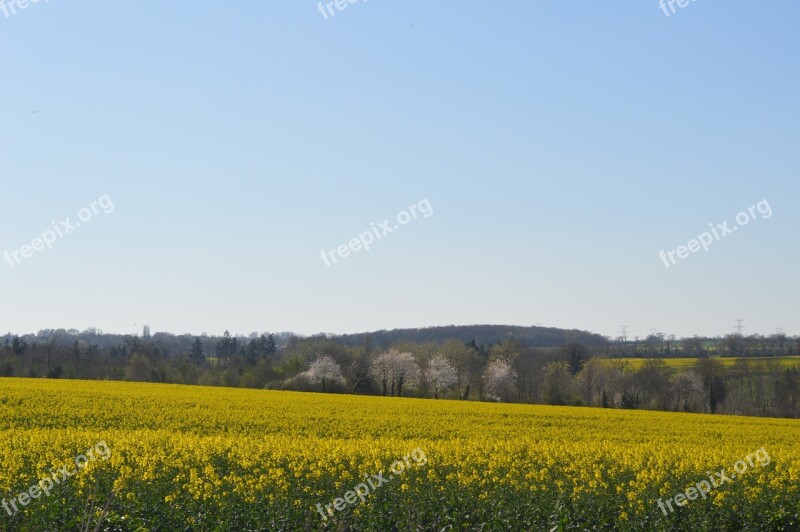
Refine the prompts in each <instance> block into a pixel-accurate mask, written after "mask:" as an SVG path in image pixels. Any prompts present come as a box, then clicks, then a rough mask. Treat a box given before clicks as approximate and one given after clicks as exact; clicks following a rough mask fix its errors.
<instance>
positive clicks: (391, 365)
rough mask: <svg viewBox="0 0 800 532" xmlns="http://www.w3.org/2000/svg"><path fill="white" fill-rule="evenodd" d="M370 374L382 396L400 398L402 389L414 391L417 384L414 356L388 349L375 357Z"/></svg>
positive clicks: (418, 375)
mask: <svg viewBox="0 0 800 532" xmlns="http://www.w3.org/2000/svg"><path fill="white" fill-rule="evenodd" d="M370 374H371V375H372V378H373V379H375V380H376V381H377V383H378V384H379V385H380V387H381V393H382V394H383V395H390V396H394V395H397V396H398V397H400V396H401V395H402V394H403V389H414V388H416V387H417V385H418V384H419V378H420V370H419V366H418V365H417V361H416V360H414V355H412V354H411V353H401V352H399V351H397V350H395V349H389V350H388V351H387V352H385V353H382V354H380V355H378V356H377V357H375V360H373V361H372V365H371V366H370Z"/></svg>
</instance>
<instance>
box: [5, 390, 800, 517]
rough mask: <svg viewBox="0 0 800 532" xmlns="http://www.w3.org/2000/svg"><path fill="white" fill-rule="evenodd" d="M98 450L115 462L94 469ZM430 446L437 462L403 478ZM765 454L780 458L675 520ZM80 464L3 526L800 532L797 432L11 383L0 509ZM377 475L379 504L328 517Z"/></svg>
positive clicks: (595, 414)
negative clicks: (685, 496)
mask: <svg viewBox="0 0 800 532" xmlns="http://www.w3.org/2000/svg"><path fill="white" fill-rule="evenodd" d="M98 442H104V443H105V445H107V447H108V449H109V451H110V455H109V457H108V459H102V460H101V459H97V460H93V461H90V462H89V463H88V464H87V465H86V466H85V467H84V468H83V469H80V470H77V469H76V467H75V465H74V464H75V457H76V456H78V455H80V454H81V453H85V452H86V450H87V449H91V448H92V447H93V446H95V445H96V444H97V443H98ZM415 449H418V450H420V452H421V453H424V456H425V458H426V460H425V461H424V463H423V462H414V461H413V460H411V461H410V465H409V459H408V458H407V459H406V467H405V470H404V471H403V472H402V473H398V474H396V475H391V476H392V478H391V479H389V476H390V473H391V472H392V471H390V467H391V466H392V465H393V463H395V461H396V460H401V461H402V459H403V457H404V456H405V457H408V456H409V455H410V453H411V452H412V451H413V450H415ZM757 449H764V452H766V453H768V455H769V463H768V464H763V465H762V464H760V463H759V462H755V463H751V464H750V465H749V466H748V468H747V471H746V472H744V473H742V474H740V475H737V476H736V478H734V479H731V480H730V481H729V482H727V483H724V484H722V485H720V486H719V487H717V488H715V489H713V490H711V491H710V492H709V493H708V496H707V497H703V498H697V499H696V500H691V501H689V502H688V503H686V504H685V505H683V506H680V507H676V508H675V511H674V512H665V511H663V510H661V509H659V506H658V499H664V500H665V499H667V498H670V497H673V496H674V495H676V494H678V493H683V492H685V491H686V490H687V487H689V486H695V485H696V484H697V483H698V482H700V481H703V480H704V479H708V478H709V476H710V475H712V473H713V472H716V471H720V470H722V469H723V468H725V469H727V471H728V473H729V474H730V473H731V472H733V471H734V470H733V466H734V464H735V463H736V462H737V461H739V460H743V459H744V458H745V457H746V456H748V455H750V454H751V453H753V452H754V451H756V450H757ZM65 464H66V465H68V466H70V465H71V467H72V469H73V470H75V472H74V475H73V476H70V477H69V478H67V479H65V480H63V481H61V482H60V483H58V484H57V485H55V486H54V487H53V488H52V490H50V493H49V495H45V494H41V495H40V496H39V497H37V498H31V497H26V499H30V500H28V502H27V504H25V505H23V504H21V503H20V502H19V501H20V499H19V498H17V499H16V501H17V502H16V506H17V509H18V511H13V507H10V508H11V510H12V511H10V512H9V511H8V510H4V509H3V508H2V507H0V529H2V530H80V529H81V528H82V527H83V528H85V529H88V530H94V527H95V526H96V524H97V522H98V521H101V528H100V529H101V530H131V531H134V530H151V531H155V530H170V531H172V530H325V529H331V530H409V529H423V530H442V529H445V528H446V527H448V526H450V527H451V528H447V529H448V530H451V529H452V530H479V529H480V530H543V529H547V530H550V529H556V530H559V529H561V530H566V529H571V528H577V529H584V528H594V527H596V528H602V527H604V526H605V527H612V526H613V527H615V528H617V529H622V530H735V529H739V528H741V527H744V526H745V525H748V526H749V529H752V530H759V529H760V530H798V529H800V518H798V512H800V493H798V492H799V490H800V483H799V482H798V481H800V423H798V422H797V421H790V420H775V419H759V418H742V417H723V416H708V415H696V414H672V413H662V412H646V411H621V410H603V409H589V408H569V407H545V406H526V405H506V404H490V403H475V402H456V401H434V400H418V399H398V398H376V397H356V396H343V395H322V394H311V393H292V392H275V391H260V390H241V389H227V388H205V387H192V386H179V385H157V384H134V383H121V382H85V381H62V380H35V379H0V497H3V498H4V501H6V502H7V501H8V500H11V499H12V498H14V497H18V494H20V493H23V492H26V491H28V490H29V488H30V487H31V486H36V485H37V483H39V481H40V480H41V479H43V478H52V476H53V473H52V471H53V470H56V471H57V470H58V469H59V468H61V467H63V466H64V465H65ZM378 474H382V475H383V476H384V477H385V483H383V485H380V482H376V483H375V485H374V487H373V486H371V488H370V492H371V493H369V495H368V496H366V497H365V498H364V500H363V502H362V501H361V500H357V501H356V502H355V503H349V502H348V503H345V504H338V505H337V506H338V508H332V509H331V510H330V511H328V512H325V511H320V508H323V509H324V508H325V507H326V505H328V508H331V507H332V504H333V503H334V501H337V500H339V499H342V498H343V497H345V494H347V493H348V492H349V491H352V490H354V487H355V486H357V485H359V484H361V483H365V484H366V483H367V480H368V479H369V480H371V479H372V478H374V475H378ZM318 504H319V505H320V506H318ZM342 506H344V507H343V508H342Z"/></svg>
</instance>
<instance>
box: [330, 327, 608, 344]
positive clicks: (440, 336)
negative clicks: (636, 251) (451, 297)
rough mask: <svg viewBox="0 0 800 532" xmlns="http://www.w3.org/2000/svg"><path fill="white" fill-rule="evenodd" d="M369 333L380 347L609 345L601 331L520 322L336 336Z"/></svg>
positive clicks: (347, 340)
mask: <svg viewBox="0 0 800 532" xmlns="http://www.w3.org/2000/svg"><path fill="white" fill-rule="evenodd" d="M367 336H371V337H372V343H373V344H374V345H375V346H377V347H386V346H389V345H391V344H393V343H396V342H437V343H441V342H444V341H446V340H451V339H456V340H461V341H462V342H469V341H470V340H475V342H476V343H477V344H478V345H481V344H483V345H486V346H488V345H492V344H496V343H498V342H502V341H504V340H508V339H509V338H511V337H514V338H515V339H516V340H518V341H520V342H522V343H524V344H526V345H528V346H530V347H559V346H562V345H566V344H568V343H570V342H580V343H582V344H584V345H587V346H600V345H606V344H607V343H608V340H607V339H606V338H605V337H604V336H601V335H599V334H594V333H590V332H587V331H578V330H576V329H572V330H569V329H557V328H553V327H521V326H517V325H448V326H445V327H425V328H422V329H393V330H391V331H386V330H381V331H375V332H371V333H358V334H345V335H341V336H336V340H337V341H339V342H341V343H343V344H346V345H351V346H355V345H361V344H363V343H364V341H365V339H366V338H367Z"/></svg>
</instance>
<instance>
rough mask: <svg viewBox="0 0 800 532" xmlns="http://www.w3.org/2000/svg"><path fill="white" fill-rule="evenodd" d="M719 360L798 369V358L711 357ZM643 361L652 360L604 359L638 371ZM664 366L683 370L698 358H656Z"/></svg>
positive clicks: (725, 363)
mask: <svg viewBox="0 0 800 532" xmlns="http://www.w3.org/2000/svg"><path fill="white" fill-rule="evenodd" d="M713 358H714V359H715V360H719V361H720V362H721V363H722V365H723V366H725V367H730V366H733V365H734V364H736V361H737V360H745V361H748V362H754V363H758V364H775V365H776V366H779V367H783V368H790V367H800V356H775V357H713ZM645 360H653V359H648V358H609V359H606V364H625V363H627V365H628V366H629V367H630V368H631V369H639V368H641V367H642V364H644V361H645ZM657 360H661V361H663V362H664V364H665V365H666V366H667V367H669V368H673V369H678V370H684V369H689V368H691V367H693V366H694V365H695V364H696V363H697V361H698V360H699V359H698V358H695V357H677V358H658V359H657Z"/></svg>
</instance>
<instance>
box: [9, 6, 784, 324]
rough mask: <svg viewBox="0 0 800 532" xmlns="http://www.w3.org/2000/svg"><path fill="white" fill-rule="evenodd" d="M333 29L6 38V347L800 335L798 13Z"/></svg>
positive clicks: (403, 12)
mask: <svg viewBox="0 0 800 532" xmlns="http://www.w3.org/2000/svg"><path fill="white" fill-rule="evenodd" d="M8 3H9V2H8V0H6V4H8ZM333 9H334V11H335V13H336V14H335V15H334V16H330V15H329V16H328V20H325V18H324V17H323V16H322V14H321V13H320V12H319V11H317V3H316V2H313V1H306V0H292V1H287V0H280V1H278V0H270V1H268V2H255V1H240V2H227V3H223V2H191V3H190V2H147V3H142V2H113V3H100V2H82V1H69V2H68V1H65V0H51V1H50V2H49V3H45V2H44V1H40V2H39V3H37V4H31V5H29V6H28V7H27V8H25V9H23V10H20V9H19V8H17V13H16V14H14V15H11V16H9V17H6V16H4V14H3V12H2V11H0V49H2V50H3V59H2V68H0V80H1V81H2V98H1V99H0V180H1V184H2V210H0V252H3V251H7V252H13V251H17V252H18V255H17V256H18V257H19V258H20V260H19V262H16V263H15V262H14V259H13V258H11V259H7V260H3V261H2V262H0V294H2V296H0V297H2V302H3V305H2V308H1V310H0V330H1V331H7V330H8V331H13V332H18V333H22V332H35V331H37V330H39V329H42V328H61V327H63V328H78V329H84V328H87V327H90V326H94V327H97V328H100V329H103V330H104V331H106V332H134V331H140V330H141V326H142V325H143V324H149V325H150V326H151V328H152V330H153V332H155V331H170V332H175V333H184V332H190V333H194V334H198V333H201V332H208V333H210V334H218V333H221V332H222V331H223V330H225V329H230V330H231V331H232V332H238V333H244V334H247V333H249V332H251V331H286V330H292V331H296V332H300V333H315V332H338V333H344V332H355V331H365V330H373V329H380V328H395V327H416V326H430V325H447V324H474V323H495V324H517V325H532V324H535V323H541V324H543V325H549V326H557V327H567V328H579V329H588V330H592V331H595V332H599V333H601V334H606V335H610V336H617V335H618V334H619V331H620V329H619V325H621V324H625V325H628V326H629V334H630V335H631V336H633V335H642V336H644V335H646V334H648V332H649V331H650V330H651V329H656V330H658V331H662V332H664V333H666V334H677V335H693V334H705V335H716V334H727V333H728V332H730V331H731V327H732V326H733V325H734V321H733V320H734V318H743V319H745V325H746V326H747V327H748V329H747V330H746V332H747V333H762V334H770V333H772V332H774V331H775V329H776V328H777V327H780V328H782V329H784V330H785V331H786V332H787V333H788V334H798V333H800V327H798V318H800V305H798V296H800V292H799V291H798V283H797V273H796V272H797V269H798V266H797V265H798V259H800V256H799V255H800V248H799V247H798V243H797V229H798V227H799V226H800V224H799V223H798V222H800V214H798V212H800V211H799V210H798V195H797V192H798V189H799V188H800V187H799V186H798V171H800V168H799V167H798V159H799V158H800V150H799V149H798V147H799V146H798V141H800V127H799V126H800V112H799V106H798V94H800V83H798V79H799V76H800V74H799V73H800V69H799V68H798V58H799V57H800V55H799V52H800V49H799V45H800V33H799V32H798V31H797V24H798V19H800V4H798V3H797V2H795V1H789V0H781V1H775V2H769V3H766V4H765V3H758V2H752V1H750V2H745V1H726V2H721V1H719V0H717V1H712V0H698V1H696V2H691V3H689V5H688V6H687V7H685V8H682V9H681V8H678V7H677V5H676V13H674V14H671V16H669V17H667V16H665V15H664V12H663V11H662V10H661V9H660V8H659V6H658V2H657V0H636V1H634V0H625V1H617V2H587V1H584V2H566V1H559V2H556V1H549V2H541V1H539V2H523V1H513V2H497V3H490V2H480V3H478V2H431V1H422V0H416V1H414V0H407V1H404V2H390V1H387V0H369V1H359V2H356V3H353V4H350V5H348V7H347V8H346V10H344V11H338V10H337V9H336V7H335V6H334V7H333ZM106 194H107V195H108V198H110V200H111V202H112V203H113V206H114V210H113V212H109V213H105V212H104V211H103V210H98V214H96V215H93V217H92V218H91V220H90V221H88V222H86V223H82V224H81V225H80V226H79V227H77V228H76V229H74V230H73V231H70V232H69V234H64V235H63V236H62V237H59V238H58V239H57V240H56V241H55V242H54V243H53V244H52V249H47V248H46V247H45V248H44V249H42V250H41V251H38V250H34V251H31V249H32V248H31V249H27V255H28V256H27V257H22V256H20V255H19V253H20V249H21V248H22V246H23V245H26V244H28V245H31V244H32V242H33V241H34V239H36V238H37V237H39V236H40V235H41V234H42V233H43V232H45V231H47V230H49V229H51V227H52V226H51V222H56V225H57V226H58V222H59V221H60V220H63V219H65V218H66V217H70V218H71V220H72V221H73V222H74V221H76V220H77V216H78V213H79V211H80V210H81V209H82V208H84V207H89V205H90V203H91V202H92V201H96V200H97V199H98V198H100V197H102V196H104V195H106ZM424 198H427V199H428V201H429V203H430V205H431V207H432V209H433V212H434V214H433V215H432V216H430V217H427V218H425V217H418V218H417V219H415V220H413V221H411V222H410V223H408V224H407V225H405V226H403V227H401V228H400V229H398V230H397V231H395V232H393V233H392V234H390V235H387V236H386V237H384V238H382V239H381V240H379V241H377V242H376V243H375V244H374V245H373V246H372V248H371V249H370V250H369V251H365V250H363V249H362V250H359V251H357V252H353V253H352V254H351V255H350V256H348V257H346V258H344V259H340V260H339V261H338V262H337V263H336V264H332V265H331V266H329V267H328V266H326V265H325V262H324V260H323V259H322V258H321V257H320V251H321V250H322V249H326V250H332V249H334V248H337V247H338V246H339V245H340V244H346V243H347V242H348V241H349V240H350V239H351V238H353V237H356V236H357V235H358V234H359V233H363V232H365V231H369V230H370V229H371V226H370V223H371V222H375V224H376V225H377V224H380V223H381V222H382V221H383V220H384V219H386V218H391V219H394V217H395V215H396V214H397V213H398V212H400V211H402V210H404V209H405V208H407V207H408V206H409V205H412V204H416V203H417V202H419V201H420V200H422V199H424ZM763 199H766V200H767V201H768V204H769V206H770V209H771V211H772V213H773V214H772V216H771V217H769V218H767V219H764V218H761V217H760V215H758V219H757V220H754V221H752V222H751V223H750V224H748V225H747V227H742V228H739V230H738V231H737V232H735V233H732V234H730V235H728V236H726V237H725V238H723V239H721V240H719V241H716V242H714V243H713V244H712V245H711V246H710V247H709V249H708V251H703V250H702V249H701V250H700V251H698V252H696V253H691V254H690V255H689V256H688V257H687V258H685V259H682V260H681V259H678V260H677V263H676V264H674V265H671V266H670V267H669V268H667V267H666V266H665V265H664V262H662V260H660V259H659V256H658V253H659V251H661V250H664V251H665V252H667V251H670V250H674V249H675V248H677V247H678V246H679V245H682V244H683V245H686V244H687V243H688V242H689V240H691V239H692V238H693V237H695V236H697V235H698V234H699V233H702V232H703V231H706V230H707V229H708V224H709V223H714V224H716V223H722V222H723V221H725V220H728V221H729V222H730V223H731V224H735V221H734V219H735V217H736V215H737V213H739V212H740V211H743V210H746V209H747V208H748V207H750V206H752V205H755V204H756V203H757V202H759V201H761V200H763ZM96 210H97V209H96ZM86 212H88V211H84V215H86ZM756 212H757V211H756ZM37 246H38V247H42V246H41V242H40V243H38V244H37ZM9 261H10V262H9ZM11 264H14V267H13V268H12V267H11ZM134 324H135V325H134Z"/></svg>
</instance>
